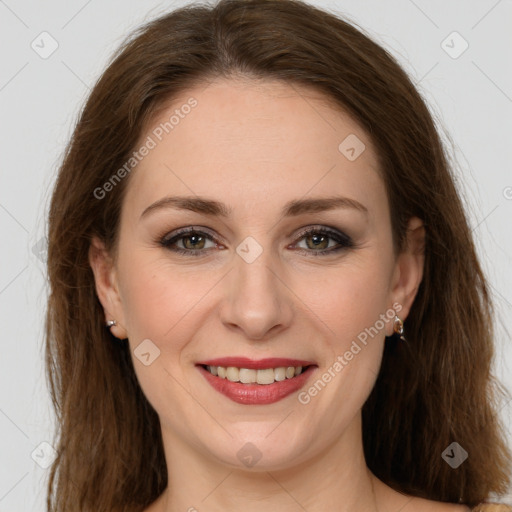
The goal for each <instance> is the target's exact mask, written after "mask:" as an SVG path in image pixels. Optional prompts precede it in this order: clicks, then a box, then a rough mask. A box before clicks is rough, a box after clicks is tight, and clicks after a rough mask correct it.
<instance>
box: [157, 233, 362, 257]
mask: <svg viewBox="0 0 512 512" xmlns="http://www.w3.org/2000/svg"><path fill="white" fill-rule="evenodd" d="M313 234H317V235H318V234H319V235H324V236H327V237H329V238H331V239H332V240H334V241H336V242H337V243H338V244H339V246H338V247H336V248H335V249H332V248H331V249H323V250H321V251H315V250H312V249H297V250H298V251H300V252H305V253H308V254H310V255H313V256H314V257H317V256H324V255H327V254H334V253H337V252H339V251H342V250H344V249H349V248H352V247H355V244H354V242H353V241H352V239H351V238H350V237H349V236H348V235H345V234H344V233H339V232H337V231H333V230H331V229H328V228H324V227H319V228H317V227H311V228H307V229H305V230H304V231H302V232H301V233H300V234H299V239H298V240H297V242H296V243H298V242H300V241H301V240H302V239H304V238H306V237H307V236H308V235H313ZM190 235H200V236H202V237H205V238H207V239H209V240H211V241H213V242H216V240H215V238H214V237H212V236H211V235H209V234H208V233H205V232H204V231H201V230H198V229H196V228H194V227H190V228H185V229H182V230H180V231H179V232H178V233H176V234H175V235H174V236H172V237H170V238H169V235H166V236H164V237H163V238H162V239H161V240H160V245H161V246H162V247H165V248H166V249H169V250H170V251H173V252H176V253H178V254H183V255H185V256H201V255H202V254H201V253H205V252H207V249H195V250H194V249H181V248H179V247H172V246H173V245H174V244H175V243H176V242H177V241H179V240H181V239H183V238H187V237H189V236H190ZM216 243H217V242H216Z"/></svg>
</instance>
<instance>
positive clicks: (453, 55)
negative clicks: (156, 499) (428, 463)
mask: <svg viewBox="0 0 512 512" xmlns="http://www.w3.org/2000/svg"><path fill="white" fill-rule="evenodd" d="M186 3H188V2H181V1H180V2H178V1H175V2H171V1H168V2H158V1H145V2H142V1H132V2H129V3H128V2H122V1H121V0H106V1H100V0H89V1H83V2H65V1H63V0H61V1H55V0H53V1H48V2H45V3H44V4H42V3H36V2H24V1H16V0H5V1H4V0H0V34H2V35H1V37H2V45H1V46H0V52H1V66H0V108H1V111H0V112H1V120H2V122H1V128H0V129H1V133H0V142H1V156H0V161H1V165H0V176H1V177H0V184H1V186H0V229H1V234H2V237H1V238H2V244H1V248H0V254H1V260H0V261H1V264H0V315H1V317H0V321H1V324H0V325H1V328H2V341H1V345H0V346H1V355H0V376H1V383H2V385H1V386H0V512H6V511H14V510H15V511H17V512H25V511H42V510H44V509H45V507H44V498H45V491H46V487H45V486H46V477H47V473H48V471H47V470H46V469H44V466H45V464H47V463H48V462H49V461H50V460H51V454H52V452H51V447H50V446H49V445H46V444H41V443H50V444H51V440H52V428H53V419H52V411H51V406H50V401H49V397H48V392H47V388H46V382H45V378H44V366H43V364H44V360H43V349H42V347H43V343H42V335H43V315H44V308H45V297H46V289H45V278H44V263H43V262H44V239H43V241H42V242H41V239H42V237H43V235H44V223H45V216H46V209H47V205H48V200H49V196H50V191H51V186H52V184H53V182H54V179H55V174H56V170H57V167H58V164H59V162H60V158H61V156H62V153H63V150H64V147H65V144H66V143H67V141H68V139H69V137H70V135H71V132H72V128H73V124H74V122H75V119H76V115H77V113H78V111H79V109H80V106H81V105H82V103H83V101H84V99H85V98H86V96H87V94H88V92H89V89H90V87H91V86H92V85H93V83H94V82H95V80H96V79H97V78H98V76H99V74H100V73H101V71H102V70H103V68H104V66H105V63H106V61H107V58H108V57H109V56H110V55H111V53H112V52H113V51H114V49H116V48H117V47H118V45H119V44H120V43H121V41H122V40H123V38H124V37H125V36H126V35H127V34H128V33H129V32H130V31H131V30H132V29H134V28H135V27H137V26H139V25H140V24H141V23H142V22H144V21H147V20H149V19H151V18H153V17H155V16H157V15H159V14H162V13H164V12H167V11H169V10H171V9H173V8H175V7H178V6H180V5H183V4H186ZM310 3H313V4H315V5H319V6H323V7H326V8H328V9H329V10H331V11H333V12H336V13H339V14H343V15H345V16H347V17H348V18H349V19H350V20H352V21H354V22H356V23H357V24H359V25H360V26H361V27H363V28H364V29H365V30H366V31H367V32H368V33H369V34H370V35H371V36H372V37H373V38H374V39H376V40H377V41H378V42H380V43H381V44H382V45H384V46H385V47H386V48H388V49H389V50H390V51H391V52H392V53H393V54H394V55H395V56H396V57H397V58H398V59H399V61H400V62H401V63H402V65H403V66H404V67H405V68H406V70H407V71H408V72H409V73H410V75H411V76H412V78H413V80H414V82H415V83H416V84H417V85H418V87H419V89H420V91H421V93H422V94H423V95H424V97H425V98H426V100H427V101H428V103H429V105H430V107H431V110H432V112H433V114H434V115H435V117H436V119H437V122H438V125H439V128H440V130H441V131H442V132H443V133H444V135H443V137H444V138H445V139H446V140H447V143H448V145H449V151H450V152H451V154H452V158H453V160H454V163H455V165H456V173H457V177H458V182H459V186H460V187H461V189H462V190H463V194H464V197H465V201H466V204H467V207H468V211H469V216H470V219H471V224H472V226H473V231H474V235H475V237H476V240H477V244H478V250H479V252H480V255H481V258H482V261H483V264H484V268H485V270H486V272H487V275H488V277H489V279H490V283H491V285H492V292H493V296H494V299H495V300H496V310H497V314H498V321H497V334H498V345H497V358H496V365H495V372H496V374H497V376H498V377H499V378H500V379H501V380H502V381H503V383H504V384H505V386H506V387H507V388H508V390H512V373H511V371H510V368H511V366H512V348H511V344H510V335H509V334H507V331H508V332H509V333H510V332H512V315H511V312H512V291H511V290H512V265H511V261H512V240H511V236H510V234H511V230H510V223H511V220H512V173H511V172H510V161H511V160H512V149H511V144H510V142H511V141H510V134H511V111H512V73H511V69H510V60H509V52H510V49H511V45H510V43H511V35H510V34H511V33H512V31H511V30H510V29H511V27H512V25H511V21H512V2H511V1H510V0H498V1H496V0H481V1H475V0H473V1H467V0H453V1H451V2H445V1H441V0H436V1H430V2H427V1H426V0H415V1H413V0H391V1H386V2H382V1H378V0H371V1H366V2H361V1H357V0H340V1H327V0H325V1H313V0H310ZM44 31H46V32H48V33H49V34H50V36H48V35H42V36H41V35H40V34H41V33H42V32H44ZM454 31H456V32H458V33H459V34H460V36H458V35H453V34H452V33H453V32H454ZM443 41H444V43H443ZM55 42H56V43H55ZM55 44H58V48H57V49H56V51H55V52H54V53H52V54H51V55H49V56H48V55H46V54H45V52H46V53H49V51H50V50H51V49H52V45H55ZM466 44H468V45H469V46H468V48H467V49H466V50H465V51H464V52H463V53H461V52H462V50H464V48H465V46H466ZM31 45H32V46H34V48H33V47H32V46H31ZM459 54H460V55H459ZM41 55H43V57H47V58H42V56H41ZM450 139H451V140H450ZM500 414H501V415H502V417H503V418H504V420H505V421H506V424H507V428H508V429H509V433H508V434H509V440H510V442H511V443H512V434H511V433H510V424H511V419H512V403H510V402H503V403H502V404H501V405H500ZM464 448H465V449H466V450H467V451H468V452H469V456H471V446H469V447H468V446H466V447H464ZM440 456H441V455H440ZM42 466H43V467H42ZM508 501H511V502H512V491H511V495H510V496H508Z"/></svg>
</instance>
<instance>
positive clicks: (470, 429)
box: [47, 0, 510, 512]
mask: <svg viewBox="0 0 512 512" xmlns="http://www.w3.org/2000/svg"><path fill="white" fill-rule="evenodd" d="M48 265H49V269H48V270H49V278H50V284H51V295H50V298H49V309H48V317H47V366H48V376H49V379H50V384H51V390H52V393H53V395H52V396H53V400H54V405H55V407H56V409H57V412H58V414H59V416H58V418H59V425H60V430H59V438H58V440H57V442H56V443H57V446H58V457H57V459H56V461H55V463H54V466H53V468H52V471H51V477H50V482H49V489H48V491H49V492H48V510H52V511H56V512H57V511H58V512H61V511H64V510H65V511H67V512H70V511H85V510H87V511H88V510H94V511H109V512H111V511H145V512H170V511H176V510H188V511H194V510H198V511H206V510H210V511H217V510H220V509H221V508H222V510H248V511H252V510H260V508H261V506H262V505H266V506H269V507H270V506H272V507H274V508H275V509H278V510H282V511H295V510H307V511H309V512H314V511H320V510H322V511H323V510H327V509H335V510H362V511H363V510H364V511H377V510H380V511H382V510H386V511H398V510H401V511H403V512H406V511H420V512H421V511H454V512H455V511H461V512H462V511H467V510H469V509H470V507H471V508H472V509H473V510H510V509H509V508H507V507H505V506H499V505H496V506H495V507H494V508H490V507H492V505H486V504H484V502H485V501H489V499H490V497H491V496H492V495H494V494H500V493H505V492H506V490H507V486H508V484H509V483H510V480H509V471H510V452H509V451H508V449H507V446H506V443H505V440H504V437H503V432H502V430H501V427H500V425H499V422H498V416H497V411H496V405H495V404H496V402H495V400H496V397H497V389H496V388H495V387H494V385H493V381H492V379H491V375H490V366H491V361H492V355H493V333H492V325H491V323H490V322H489V321H488V318H489V315H490V312H491V309H490V308H491V306H490V299H489V294H488V288H487V284H486V281H485V278H484V275H483V273H482V270H481V267H480V265H479V263H478V260H477V257H476V254H475V249H474V246H473V242H472V239H471V232H470V229H469V227H468V222H467V220H466V217H465V214H464V211H463V208H462V205H461V201H460V199H459V197H458V194H457V191H456V189H455V186H454V183H453V180H452V177H451V175H450V172H449V169H448V165H447V161H446V158H445V154H444V151H443V147H442V144H441V142H440V139H439V136H438V134H437V133H436V130H435V127H434V123H433V121H432V118H431V116H430V114H429V112H428V109H427V107H426V106H425V104H424V102H423V100H422V99H421V97H420V96H419V94H418V92H417V91H416V90H415V88H414V87H413V85H412V84H411V81H410V80H409V79H408V77H407V76H406V74H405V73H404V71H403V70H402V69H401V68H400V67H399V66H398V64H397V63H396V62H395V61H394V60H393V58H392V57H390V55H389V54H388V53H387V52H386V51H385V50H384V49H382V48H381V47H380V46H378V45H376V44H375V43H374V42H373V41H371V40H370V39H369V38H368V37H367V36H365V35H363V34H362V33H361V32H360V31H359V30H357V29H356V28H354V27H353V26H352V25H350V24H348V23H346V22H345V21H343V20H341V19H339V18H336V17H334V16H332V15H330V14H327V13H325V12H323V11H321V10H319V9H317V8H315V7H312V6H310V5H307V4H305V3H302V2H299V1H295V0H249V1H245V0H243V1H242V0H223V1H221V2H219V3H218V4H217V5H216V6H214V7H206V6H191V7H188V8H183V9H179V10H177V11H174V12H172V13H170V14H168V15H166V16H164V17H162V18H160V19H157V20H155V21H153V22H151V23H149V24H148V25H147V26H145V27H143V28H142V29H141V30H140V31H139V32H138V33H137V34H135V36H134V37H133V38H131V39H130V40H129V41H127V42H126V44H125V45H123V47H122V48H121V50H120V51H119V53H118V54H117V55H116V57H115V59H114V60H113V62H112V63H111V64H110V65H109V67H108V69H107V70H106V71H105V72H104V74H103V75H102V77H101V79H100V80H99V81H98V83H97V84H96V86H95V87H94V89H93V90H92V93H91V95H90V97H89V99H88V101H87V103H86V105H85V108H84V110H83V112H82V114H81V117H80V119H79V122H78V124H77V126H76V128H75V131H74V134H73V138H72V140H71V142H70V145H69V147H68V150H67V152H66V155H65V159H64V162H63V164H62V167H61V169H60V173H59V176H58V179H57V183H56V186H55V190H54V194H53V198H52V204H51V209H50V215H49V250H48ZM500 507H501V508H500Z"/></svg>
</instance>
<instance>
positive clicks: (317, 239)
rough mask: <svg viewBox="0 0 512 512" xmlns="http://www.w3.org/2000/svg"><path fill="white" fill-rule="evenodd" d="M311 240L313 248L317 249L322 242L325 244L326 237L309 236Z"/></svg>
mask: <svg viewBox="0 0 512 512" xmlns="http://www.w3.org/2000/svg"><path fill="white" fill-rule="evenodd" d="M311 239H312V240H313V244H314V245H315V247H318V246H319V244H321V243H322V242H325V239H326V236H325V235H311Z"/></svg>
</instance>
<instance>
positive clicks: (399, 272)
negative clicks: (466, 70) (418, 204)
mask: <svg viewBox="0 0 512 512" xmlns="http://www.w3.org/2000/svg"><path fill="white" fill-rule="evenodd" d="M424 264H425V226H424V224H423V221H422V220H421V219H419V218H418V217H412V218H411V219H409V223H408V226H407V241H406V247H405V249H404V250H403V251H402V252H401V253H400V254H399V255H398V257H397V261H396V264H395V271H394V274H393V281H392V287H391V289H392V300H393V304H395V303H398V304H399V305H401V308H400V309H398V308H397V307H395V308H394V309H396V312H397V314H398V316H399V317H400V318H401V319H402V320H405V319H406V318H407V316H408V315H409V311H410V310H411V306H412V303H413V302H414V298H415V297H416V294H417V292H418V288H419V286H420V283H421V280H422V278H423V268H424Z"/></svg>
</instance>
